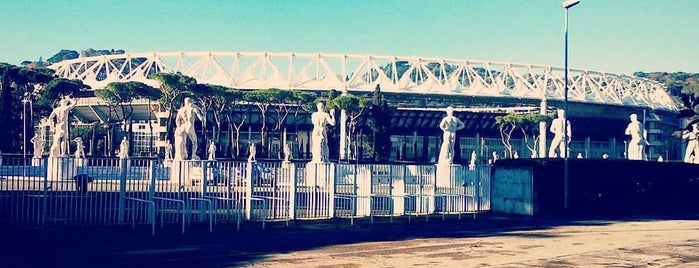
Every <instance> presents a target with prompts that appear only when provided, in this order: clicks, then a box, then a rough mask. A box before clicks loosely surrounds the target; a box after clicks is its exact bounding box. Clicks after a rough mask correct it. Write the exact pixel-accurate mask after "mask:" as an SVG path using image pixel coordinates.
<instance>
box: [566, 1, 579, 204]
mask: <svg viewBox="0 0 699 268" xmlns="http://www.w3.org/2000/svg"><path fill="white" fill-rule="evenodd" d="M579 3H580V0H565V1H563V9H564V24H565V26H564V28H565V46H564V47H565V49H564V53H563V54H564V66H563V68H564V70H563V80H564V88H563V125H564V127H563V142H564V143H565V146H563V152H562V153H563V210H564V211H567V210H568V154H569V152H568V151H569V148H568V128H569V127H570V125H569V123H568V9H570V8H572V7H574V6H575V5H577V4H579Z"/></svg>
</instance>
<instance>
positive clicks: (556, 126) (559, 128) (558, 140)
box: [549, 109, 572, 158]
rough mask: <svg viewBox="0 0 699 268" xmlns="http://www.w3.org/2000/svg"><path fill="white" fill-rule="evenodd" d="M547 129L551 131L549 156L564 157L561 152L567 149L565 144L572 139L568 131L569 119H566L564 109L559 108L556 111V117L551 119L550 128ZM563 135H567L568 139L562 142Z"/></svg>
mask: <svg viewBox="0 0 699 268" xmlns="http://www.w3.org/2000/svg"><path fill="white" fill-rule="evenodd" d="M566 125H567V127H566ZM549 131H551V133H553V140H552V141H551V147H550V148H549V157H556V156H560V157H562V158H563V157H565V155H564V154H563V152H564V151H565V152H568V151H569V149H568V147H567V146H568V144H569V143H570V141H571V140H572V136H571V131H570V121H568V120H566V118H565V111H564V110H560V109H559V110H558V111H557V117H556V119H553V121H551V128H549ZM564 131H565V132H564ZM565 135H567V138H568V140H567V141H565V142H564V141H563V136H565ZM556 149H558V152H559V153H558V154H557V153H556Z"/></svg>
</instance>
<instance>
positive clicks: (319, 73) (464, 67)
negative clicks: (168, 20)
mask: <svg viewBox="0 0 699 268" xmlns="http://www.w3.org/2000/svg"><path fill="white" fill-rule="evenodd" d="M50 68H52V69H54V70H55V71H56V74H57V75H58V76H60V77H63V78H69V79H80V80H82V81H83V82H84V83H85V84H87V85H89V86H91V87H92V88H102V87H104V86H105V85H107V84H108V83H109V82H115V81H121V82H126V81H140V82H145V83H147V84H150V85H153V86H156V85H157V82H155V81H153V80H149V79H147V77H149V75H150V74H152V73H157V72H180V73H182V74H185V75H188V76H192V77H194V78H196V80H197V82H199V83H208V84H216V85H222V86H227V87H233V88H239V89H263V88H280V89H299V90H324V89H327V90H329V89H337V90H341V91H342V90H350V91H372V90H374V89H375V87H376V85H381V90H382V91H384V92H398V93H402V92H403V93H419V94H454V95H465V96H488V97H503V98H528V99H544V98H545V99H547V100H563V98H564V97H563V96H564V91H563V88H564V80H563V76H564V72H563V71H564V69H563V68H560V67H551V66H540V65H531V64H515V63H502V62H490V61H471V60H455V59H441V58H421V57H397V56H372V55H342V54H307V53H269V52H165V53H162V52H152V53H137V54H121V55H108V56H96V57H84V58H77V59H73V60H67V61H63V62H59V63H56V64H53V65H51V66H50ZM569 86H570V87H569V88H570V90H569V91H568V99H569V101H574V102H587V103H596V104H607V105H623V106H635V107H642V108H650V109H660V110H670V111H674V110H677V105H676V104H675V102H674V101H673V100H672V99H671V98H670V96H669V95H668V93H667V92H666V89H665V87H664V86H663V85H661V84H660V83H657V82H655V81H650V80H648V79H644V78H638V77H632V76H625V75H619V74H612V73H604V72H597V71H588V70H578V69H569Z"/></svg>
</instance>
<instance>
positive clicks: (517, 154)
mask: <svg viewBox="0 0 699 268" xmlns="http://www.w3.org/2000/svg"><path fill="white" fill-rule="evenodd" d="M512 158H514V159H518V158H519V153H518V152H517V151H515V152H514V153H512Z"/></svg>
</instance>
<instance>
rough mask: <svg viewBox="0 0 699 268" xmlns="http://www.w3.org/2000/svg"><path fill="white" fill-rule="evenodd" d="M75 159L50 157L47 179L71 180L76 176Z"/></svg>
mask: <svg viewBox="0 0 699 268" xmlns="http://www.w3.org/2000/svg"><path fill="white" fill-rule="evenodd" d="M75 171H76V165H75V158H69V157H49V158H48V164H47V167H46V178H47V180H49V181H58V180H71V179H73V176H75V175H76V174H75V173H76V172H75Z"/></svg>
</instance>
